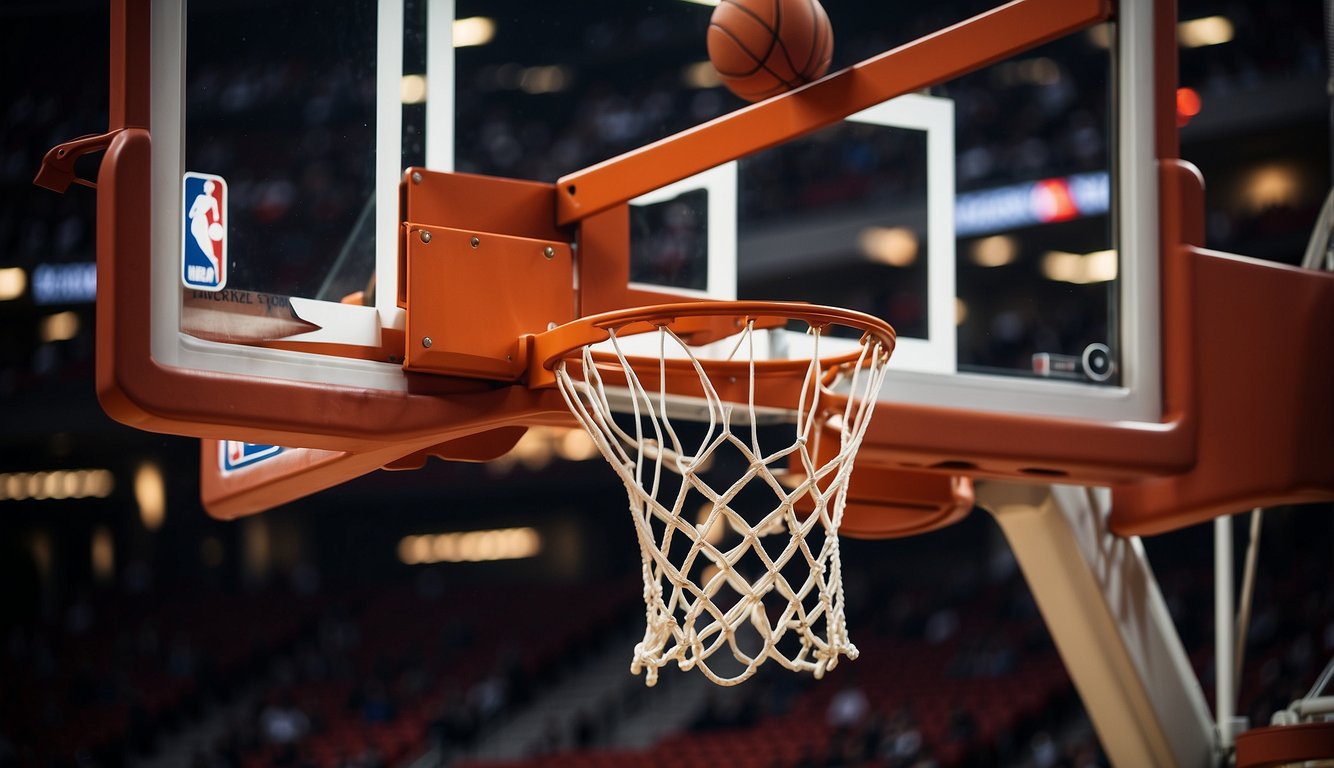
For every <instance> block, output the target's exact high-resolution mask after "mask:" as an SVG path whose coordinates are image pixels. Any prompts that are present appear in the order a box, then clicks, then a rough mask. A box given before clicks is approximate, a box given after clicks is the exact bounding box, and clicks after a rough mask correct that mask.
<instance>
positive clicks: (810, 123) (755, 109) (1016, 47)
mask: <svg viewBox="0 0 1334 768" xmlns="http://www.w3.org/2000/svg"><path fill="white" fill-rule="evenodd" d="M1111 13H1112V11H1111V4H1110V2H1109V1H1108V0H1013V1H1012V2H1009V3H1006V4H1005V5H1002V6H1000V7H999V8H995V9H992V10H990V11H987V12H985V13H981V14H978V15H977V16H974V17H972V18H970V19H966V20H964V21H961V22H959V23H958V24H955V25H953V26H950V27H946V28H944V29H942V30H940V31H939V32H936V33H934V34H931V35H927V36H926V37H922V38H919V39H917V40H914V41H913V42H911V43H907V44H905V45H901V46H899V47H898V48H894V49H892V50H889V51H886V52H884V53H882V54H880V55H878V56H872V57H871V58H869V59H867V60H865V61H863V62H861V63H860V64H855V65H853V66H851V67H848V68H847V69H844V70H841V71H839V72H836V73H834V74H832V75H829V76H828V77H825V78H823V79H821V80H818V81H816V82H814V83H811V84H810V85H807V86H804V87H801V88H798V89H796V90H793V91H789V92H787V93H784V94H781V95H778V96H775V97H773V98H771V99H768V100H766V101H762V102H760V103H758V104H754V105H752V106H749V107H746V108H744V109H739V110H737V111H735V112H732V113H729V114H726V115H723V116H722V117H719V118H717V119H715V120H711V121H709V122H707V123H704V124H703V125H699V126H696V127H694V128H691V129H689V130H687V131H682V132H681V133H678V134H676V135H675V136H669V137H667V138H665V139H662V140H661V141H658V142H655V143H653V144H649V145H648V146H645V147H643V148H642V149H637V150H634V151H632V152H627V153H626V154H623V155H621V156H619V157H614V158H611V159H610V160H606V161H604V162H601V163H598V164H597V165H594V166H591V167H589V168H585V169H584V170H582V171H576V172H575V173H572V174H569V175H568V176H564V177H562V178H561V179H560V180H558V181H557V182H556V223H557V224H561V225H565V224H572V223H574V222H577V221H579V220H580V219H583V218H586V217H588V216H592V215H593V214H595V213H600V212H602V211H605V210H607V209H608V208H611V207H613V206H615V205H618V204H620V203H624V202H626V201H628V200H631V199H632V198H635V197H638V196H639V195H642V194H644V193H645V192H649V191H651V190H654V189H657V188H659V187H661V186H663V185H666V184H671V183H672V182H676V181H680V180H681V179H684V178H688V177H690V176H693V175H695V174H697V173H700V172H701V171H706V170H708V169H710V168H713V167H715V166H718V165H721V164H722V163H726V162H728V161H731V160H736V159H737V158H740V157H744V156H746V155H749V154H752V153H754V152H759V151H760V150H763V149H768V148H769V147H772V146H776V145H778V144H782V143H783V142H786V141H791V140H792V139H795V138H799V137H801V136H805V135H806V134H808V133H813V132H815V131H818V130H819V129H821V128H824V127H826V126H829V125H833V124H834V123H837V122H838V121H840V120H842V119H844V118H846V117H848V116H849V115H852V114H855V113H857V112H860V111H862V110H863V109H867V108H868V107H873V106H875V105H876V104H879V103H881V102H884V101H888V100H889V99H892V98H894V97H896V96H902V95H903V94H905V93H911V92H913V91H916V90H920V89H922V88H926V87H927V86H931V85H935V84H937V83H941V82H944V81H946V80H949V79H951V78H954V77H958V76H959V75H961V74H964V73H965V72H970V71H972V70H975V69H980V68H981V67H985V66H987V65H989V64H992V63H995V62H997V61H1000V60H1002V59H1005V58H1007V57H1009V56H1013V55H1014V54H1016V53H1019V52H1021V51H1025V50H1028V49H1029V48H1032V47H1034V46H1037V45H1041V44H1042V43H1045V42H1048V41H1050V40H1055V39H1056V38H1058V37H1061V36H1063V35H1067V34H1069V33H1071V32H1073V31H1075V30H1078V29H1081V28H1083V27H1087V26H1089V25H1092V24H1096V23H1097V22H1100V21H1105V20H1107V19H1108V18H1109V17H1110V16H1111Z"/></svg>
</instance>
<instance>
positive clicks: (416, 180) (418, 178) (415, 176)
mask: <svg viewBox="0 0 1334 768" xmlns="http://www.w3.org/2000/svg"><path fill="white" fill-rule="evenodd" d="M412 183H413V184H420V183H422V173H421V171H413V172H412Z"/></svg>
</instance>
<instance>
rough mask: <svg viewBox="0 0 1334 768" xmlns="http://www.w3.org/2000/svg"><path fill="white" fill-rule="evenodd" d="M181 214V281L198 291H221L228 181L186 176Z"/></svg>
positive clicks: (224, 270) (202, 175)
mask: <svg viewBox="0 0 1334 768" xmlns="http://www.w3.org/2000/svg"><path fill="white" fill-rule="evenodd" d="M181 211H182V213H184V215H185V220H184V222H183V226H182V228H181V231H182V237H181V282H182V283H184V284H185V287H186V288H193V289H195V290H199V291H219V290H222V289H223V288H224V287H225V286H226V285H227V223H228V221H227V182H226V181H225V180H224V179H223V178H222V177H221V176H214V175H212V174H208V173H187V174H185V177H184V178H183V179H182V184H181Z"/></svg>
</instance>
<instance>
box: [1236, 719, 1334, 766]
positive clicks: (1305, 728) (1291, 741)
mask: <svg viewBox="0 0 1334 768" xmlns="http://www.w3.org/2000/svg"><path fill="white" fill-rule="evenodd" d="M1330 757H1334V723H1328V722H1326V723H1321V722H1314V723H1297V724H1295V725H1275V726H1271V727H1268V728H1254V729H1251V730H1249V731H1246V732H1244V733H1239V734H1237V761H1236V765H1237V768H1271V767H1272V766H1279V765H1302V764H1305V763H1306V761H1308V760H1322V759H1327V758H1330Z"/></svg>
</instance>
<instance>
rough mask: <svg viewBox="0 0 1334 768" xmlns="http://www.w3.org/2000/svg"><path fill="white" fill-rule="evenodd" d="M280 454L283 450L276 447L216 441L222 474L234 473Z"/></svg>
mask: <svg viewBox="0 0 1334 768" xmlns="http://www.w3.org/2000/svg"><path fill="white" fill-rule="evenodd" d="M282 452H283V449H282V448H281V447H280V446H277V445H265V444H263V443H243V442H241V441H240V440H219V441H218V462H219V466H221V467H222V471H223V472H235V471H236V470H238V469H242V468H244V467H248V466H250V465H252V464H257V463H259V462H261V461H263V460H265V459H268V458H271V457H273V456H277V455H278V454H280V453H282Z"/></svg>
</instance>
